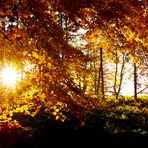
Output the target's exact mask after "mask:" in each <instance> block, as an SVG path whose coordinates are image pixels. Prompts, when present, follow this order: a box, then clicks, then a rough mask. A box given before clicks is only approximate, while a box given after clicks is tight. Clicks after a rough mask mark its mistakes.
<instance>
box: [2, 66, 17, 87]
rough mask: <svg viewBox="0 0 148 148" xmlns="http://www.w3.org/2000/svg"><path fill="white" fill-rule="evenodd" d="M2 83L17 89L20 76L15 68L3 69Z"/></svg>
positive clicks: (7, 67)
mask: <svg viewBox="0 0 148 148" xmlns="http://www.w3.org/2000/svg"><path fill="white" fill-rule="evenodd" d="M0 77H1V82H2V84H3V85H5V86H10V87H15V86H16V84H17V81H18V80H19V75H18V73H17V70H16V68H15V67H12V66H6V67H5V68H3V69H2V71H1V74H0Z"/></svg>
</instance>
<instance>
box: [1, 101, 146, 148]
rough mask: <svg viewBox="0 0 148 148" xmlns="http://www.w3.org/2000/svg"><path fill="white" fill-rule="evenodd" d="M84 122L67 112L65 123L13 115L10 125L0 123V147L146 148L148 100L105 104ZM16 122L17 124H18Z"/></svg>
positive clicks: (40, 115) (41, 116)
mask: <svg viewBox="0 0 148 148" xmlns="http://www.w3.org/2000/svg"><path fill="white" fill-rule="evenodd" d="M106 104H107V106H108V108H112V109H110V110H106V109H97V110H95V111H94V112H93V113H90V114H88V115H87V116H86V117H85V119H83V120H81V121H80V119H77V118H76V117H75V116H73V115H71V114H70V113H69V112H68V114H66V115H67V116H68V120H65V121H64V122H62V121H60V120H56V119H54V118H52V119H51V118H48V119H47V118H46V114H45V112H42V113H40V114H38V115H36V116H35V117H31V116H27V115H24V114H20V113H18V114H16V115H15V116H13V120H14V121H17V122H14V121H10V122H9V123H5V122H0V148H46V147H47V148H50V147H51V148H53V147H54V148H55V147H58V148H60V147H64V148H86V147H89V148H100V147H101V148H104V147H114V148H146V147H148V108H147V107H148V100H147V99H144V100H139V101H138V102H135V101H134V100H121V101H118V102H116V103H115V102H112V101H108V102H107V103H106ZM18 123H19V124H18Z"/></svg>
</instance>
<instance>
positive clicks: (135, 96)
mask: <svg viewBox="0 0 148 148" xmlns="http://www.w3.org/2000/svg"><path fill="white" fill-rule="evenodd" d="M134 99H135V100H137V65H136V63H135V62H134Z"/></svg>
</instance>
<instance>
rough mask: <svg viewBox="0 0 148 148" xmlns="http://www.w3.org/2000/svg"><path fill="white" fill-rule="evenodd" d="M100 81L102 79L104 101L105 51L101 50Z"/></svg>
mask: <svg viewBox="0 0 148 148" xmlns="http://www.w3.org/2000/svg"><path fill="white" fill-rule="evenodd" d="M100 79H101V95H102V98H103V99H104V95H105V94H104V71H103V49H102V47H101V48H100Z"/></svg>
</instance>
